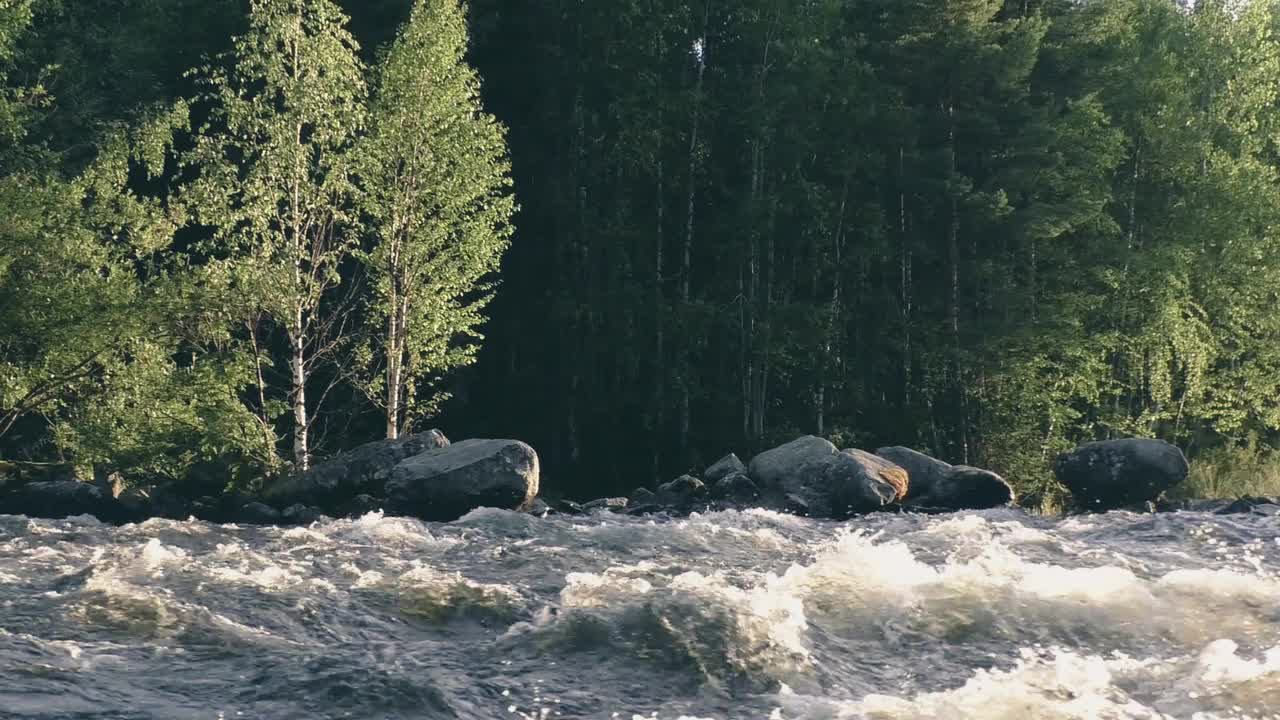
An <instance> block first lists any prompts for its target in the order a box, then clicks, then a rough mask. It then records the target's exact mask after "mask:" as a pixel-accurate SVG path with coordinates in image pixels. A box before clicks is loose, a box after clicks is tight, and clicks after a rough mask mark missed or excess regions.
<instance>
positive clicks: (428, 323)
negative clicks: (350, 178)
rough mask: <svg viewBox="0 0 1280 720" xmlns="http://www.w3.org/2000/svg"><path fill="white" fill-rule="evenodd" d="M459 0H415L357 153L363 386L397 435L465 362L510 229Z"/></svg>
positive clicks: (381, 75)
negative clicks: (362, 230) (368, 235)
mask: <svg viewBox="0 0 1280 720" xmlns="http://www.w3.org/2000/svg"><path fill="white" fill-rule="evenodd" d="M466 49H467V29H466V22H465V17H464V16H463V12H462V8H461V6H460V5H459V3H458V2H457V0H418V2H415V3H414V5H413V10H412V14H411V16H410V18H409V21H408V23H407V24H406V25H405V27H404V28H403V30H402V31H401V33H400V36H399V37H398V38H397V39H396V41H395V42H394V43H393V44H392V45H391V48H390V50H389V51H388V53H387V54H386V56H385V57H384V59H383V60H382V63H381V64H380V66H379V68H378V82H377V91H376V94H375V97H374V101H373V104H372V111H371V117H370V131H369V134H368V135H367V137H365V138H364V139H363V140H362V141H361V145H360V152H359V163H360V165H359V167H360V177H361V181H362V188H363V191H364V192H363V197H362V205H363V207H364V209H365V212H366V213H367V214H368V216H369V217H370V218H371V219H372V228H371V231H372V235H373V238H372V247H371V249H369V250H368V251H367V252H365V253H362V255H361V257H362V259H363V260H364V262H365V266H366V267H367V271H368V273H369V276H370V277H371V279H372V284H373V289H374V292H375V296H374V299H373V301H372V302H371V304H370V307H371V311H372V316H373V317H372V320H371V324H372V325H373V326H374V327H382V328H386V330H385V332H382V333H379V334H378V335H376V340H374V342H373V346H372V348H371V349H370V350H369V351H368V352H367V354H366V355H365V356H364V357H365V362H364V365H365V367H366V368H367V370H366V374H365V375H364V376H363V380H362V384H363V386H364V388H365V390H366V392H367V393H368V395H369V397H370V398H371V399H372V400H373V401H374V402H375V403H377V404H379V405H380V406H381V407H382V409H383V411H384V412H385V413H386V415H387V417H388V433H389V435H391V436H393V437H394V436H395V435H396V434H397V432H398V431H400V430H408V429H409V428H411V427H412V426H413V424H414V422H415V421H417V420H419V419H421V418H423V417H428V416H431V415H433V414H435V413H436V412H437V411H438V410H439V407H440V403H441V402H442V401H443V400H444V399H445V397H446V395H444V393H443V392H442V391H440V390H439V389H438V388H433V387H432V384H433V383H434V382H436V381H438V380H439V379H440V377H441V376H443V375H444V374H446V373H448V372H450V371H452V370H455V369H456V368H459V367H462V366H465V365H469V364H471V363H472V362H473V361H474V359H475V354H476V351H477V349H478V343H479V340H480V339H481V335H480V333H479V326H480V324H481V323H482V322H483V320H484V316H483V314H482V311H483V310H484V307H485V306H486V305H487V304H488V302H489V300H490V298H491V297H492V289H493V286H492V285H490V284H486V282H485V280H486V278H487V277H489V276H490V275H491V274H492V273H493V272H494V271H496V270H497V268H498V261H499V259H500V258H501V257H502V253H503V252H504V251H505V250H506V248H507V245H508V240H509V237H510V235H511V225H510V222H511V216H512V214H513V213H514V212H515V203H514V200H513V198H512V195H511V193H510V186H511V182H510V180H509V177H508V175H509V172H510V168H509V162H508V160H507V150H506V141H505V137H504V132H503V129H502V127H501V126H500V125H499V124H498V122H497V121H496V120H495V119H494V118H493V116H491V115H489V114H487V113H485V112H484V110H483V108H482V106H481V102H480V82H479V78H478V77H477V76H476V74H475V71H473V70H472V69H471V68H470V67H469V66H468V65H467V64H466V61H465V57H464V55H465V53H466Z"/></svg>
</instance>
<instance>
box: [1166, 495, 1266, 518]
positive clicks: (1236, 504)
mask: <svg viewBox="0 0 1280 720" xmlns="http://www.w3.org/2000/svg"><path fill="white" fill-rule="evenodd" d="M1146 505H1149V506H1151V507H1150V508H1149V509H1151V510H1154V511H1155V512H1178V511H1184V512H1202V513H1212V514H1214V515H1262V516H1265V517H1271V516H1274V515H1280V498H1270V497H1251V496H1245V497H1242V498H1237V499H1235V500H1160V501H1159V502H1156V503H1147V504H1146ZM1143 509H1148V508H1143Z"/></svg>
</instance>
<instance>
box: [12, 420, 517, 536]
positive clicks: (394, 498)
mask: <svg viewBox="0 0 1280 720" xmlns="http://www.w3.org/2000/svg"><path fill="white" fill-rule="evenodd" d="M69 472H70V471H69V470H68V472H66V473H60V474H59V475H57V476H51V477H44V476H18V475H17V474H16V473H7V474H0V478H3V480H0V514H12V515H27V516H28V517H44V518H63V517H71V516H76V515H93V516H94V517H97V518H98V519H99V520H102V521H103V522H111V523H128V522H138V521H141V520H145V519H147V518H150V517H166V518H172V519H175V520H185V519H187V518H188V517H195V518H197V519H200V520H206V521H209V522H219V523H246V524H257V525H303V524H308V523H311V522H314V521H315V520H317V519H319V518H320V517H322V516H329V517H353V516H359V515H363V514H365V513H368V512H372V511H375V510H385V511H386V512H388V513H391V514H395V515H407V516H415V517H419V518H422V519H424V520H435V521H442V522H447V521H450V520H456V519H458V518H460V517H462V516H463V515H465V514H466V513H468V512H470V511H471V510H473V509H475V508H479V507H497V508H504V509H510V510H529V509H531V508H532V506H533V500H534V498H536V497H537V494H538V481H539V468H538V455H537V453H535V452H534V450H533V448H531V447H529V446H528V445H526V444H524V443H522V442H519V441H516V440H467V441H464V442H459V443H450V442H449V440H448V438H446V437H445V436H444V435H443V434H442V433H440V432H439V431H438V430H432V431H430V432H427V433H421V434H417V435H409V436H405V437H403V438H400V439H397V440H384V441H380V442H375V443H369V444H367V445H362V446H360V447H358V448H355V449H353V450H351V451H350V452H347V453H344V454H341V455H338V456H337V457H335V458H333V459H331V460H328V461H326V462H323V463H320V464H318V465H315V466H314V467H312V468H311V469H310V470H308V471H306V472H304V473H299V474H296V475H292V476H288V477H284V478H281V479H279V480H277V481H274V482H271V483H269V484H267V486H266V487H265V488H264V489H263V491H262V492H261V493H260V494H257V495H253V496H250V495H244V494H240V493H227V494H210V495H195V496H191V494H190V493H182V492H179V491H177V490H176V489H175V488H137V489H128V490H126V489H124V488H123V487H122V486H121V484H119V483H114V482H111V481H110V480H107V481H105V482H103V481H99V482H82V481H80V480H77V479H75V478H74V477H73V476H72V475H70V474H69ZM28 475H30V474H28ZM46 475H48V473H46Z"/></svg>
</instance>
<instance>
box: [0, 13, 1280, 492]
mask: <svg viewBox="0 0 1280 720" xmlns="http://www.w3.org/2000/svg"><path fill="white" fill-rule="evenodd" d="M1277 31H1280V1H1277V0H1198V1H1196V2H1182V3H1179V2H1174V1H1173V0H786V1H782V0H735V1H734V2H725V1H724V0H597V1H596V2H586V1H584V0H544V1H543V2H536V3H513V2H509V0H472V2H471V3H469V4H466V5H464V4H462V3H460V2H459V0H347V1H346V2H341V3H339V2H335V0H247V1H246V0H0V138H2V140H0V459H5V460H10V461H42V462H51V461H56V462H69V463H74V464H76V465H77V466H80V467H88V468H98V469H102V470H107V471H111V472H118V473H121V474H122V475H123V476H124V477H125V478H128V479H129V481H130V482H138V483H143V482H146V483H158V482H183V481H189V480H190V479H191V478H205V479H207V478H213V482H216V483H220V484H222V485H225V486H226V487H242V486H246V485H251V484H253V483H255V482H258V481H259V480H260V479H261V478H263V477H267V476H270V475H273V474H279V473H287V472H291V471H293V470H296V469H300V468H305V467H306V465H307V464H308V463H309V462H310V461H311V459H312V458H321V457H324V456H327V455H331V454H334V453H337V452H340V451H342V450H344V449H347V448H350V447H352V446H355V445H358V444H360V443H363V442H367V441H370V440H375V439H378V438H381V437H395V436H396V435H398V434H401V433H405V432H412V431H414V430H421V429H426V428H430V427H439V428H441V429H443V430H444V431H445V432H446V433H447V434H449V435H450V436H458V437H513V438H519V439H521V440H524V441H527V442H528V443H530V444H531V445H533V446H534V447H535V448H537V450H538V452H539V454H540V455H541V457H542V462H543V468H544V475H545V480H544V483H545V485H547V486H549V488H551V489H552V490H553V492H559V493H566V494H591V495H593V496H599V495H602V494H607V493H616V492H626V491H628V490H630V489H631V488H633V487H636V486H653V485H654V484H656V483H657V482H662V481H665V480H669V479H670V478H671V477H674V476H675V475H678V474H680V473H682V472H685V471H688V470H697V469H700V468H701V467H703V466H704V465H705V464H707V463H709V462H711V461H713V460H715V459H716V458H717V457H719V456H720V455H723V454H724V453H726V452H728V451H731V450H732V451H735V452H738V453H739V454H744V455H749V454H750V453H752V452H753V451H755V450H759V449H761V448H763V447H766V446H769V445H771V444H777V443H778V442H780V441H785V440H789V439H791V438H792V437H794V436H796V435H798V434H804V433H811V434H817V435H821V436H827V437H830V438H832V439H833V441H835V442H836V443H837V445H839V446H841V447H847V446H857V447H876V446H877V445H885V444H903V445H910V446H913V447H917V448H919V449H921V450H925V451H928V452H930V453H931V454H934V455H937V456H938V457H942V458H944V459H946V460H948V461H950V462H955V463H965V464H973V465H981V466H984V467H990V468H992V469H994V470H996V471H998V472H1000V473H1002V474H1004V475H1005V476H1006V477H1008V478H1010V480H1011V481H1013V482H1014V483H1015V484H1016V485H1017V486H1018V487H1019V489H1020V490H1021V492H1022V493H1023V494H1024V495H1029V496H1033V497H1035V496H1047V495H1052V494H1053V493H1055V492H1056V490H1055V488H1054V485H1053V480H1052V478H1051V474H1050V472H1049V463H1050V461H1051V459H1052V458H1053V456H1054V455H1055V454H1056V453H1058V452H1060V451H1062V450H1063V449H1066V448H1069V447H1072V446H1074V445H1075V444H1077V443H1079V442H1082V441H1087V440H1094V439H1101V438H1109V437H1121V436H1129V435H1139V436H1146V437H1159V438H1163V439H1166V440H1169V441H1170V442H1174V443H1176V444H1177V445H1179V446H1180V447H1181V448H1183V449H1184V450H1185V451H1186V452H1187V454H1188V455H1189V456H1191V457H1192V458H1193V459H1194V458H1196V457H1212V456H1214V454H1215V453H1224V452H1231V451H1240V450H1241V449H1243V450H1245V451H1248V452H1250V453H1262V452H1267V451H1268V449H1269V448H1270V447H1271V446H1272V445H1273V444H1275V443H1276V442H1277V441H1280V434H1278V433H1280V402H1278V399H1280V313H1277V312H1276V310H1277V307H1278V306H1280V97H1278V92H1280V38H1278V37H1277ZM202 481H205V480H202Z"/></svg>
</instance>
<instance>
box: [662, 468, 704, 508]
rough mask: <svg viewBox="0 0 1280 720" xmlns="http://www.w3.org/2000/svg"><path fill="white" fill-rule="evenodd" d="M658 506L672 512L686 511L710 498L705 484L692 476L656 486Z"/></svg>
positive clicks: (684, 476)
mask: <svg viewBox="0 0 1280 720" xmlns="http://www.w3.org/2000/svg"><path fill="white" fill-rule="evenodd" d="M657 494H658V504H659V505H663V506H666V507H668V508H671V509H673V510H679V511H688V510H691V509H693V508H694V507H695V506H697V505H699V504H701V503H705V502H706V501H707V500H708V499H710V497H711V492H710V490H709V489H708V488H707V486H706V484H705V483H703V482H702V481H701V480H699V479H698V478H696V477H694V476H692V475H681V476H680V477H678V478H676V479H675V480H672V481H671V482H666V483H663V484H661V485H659V486H658V493H657Z"/></svg>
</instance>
